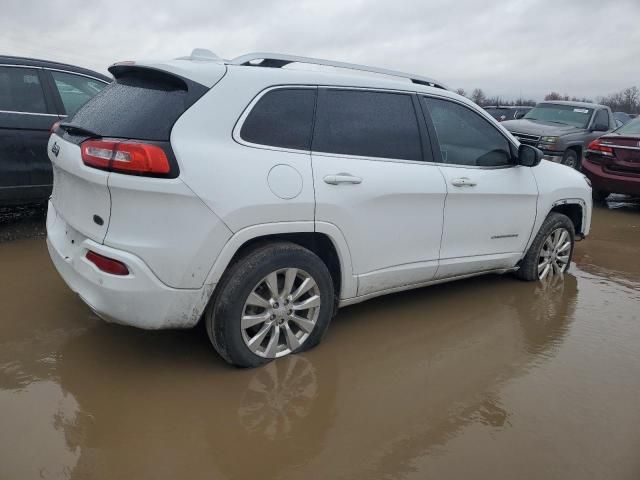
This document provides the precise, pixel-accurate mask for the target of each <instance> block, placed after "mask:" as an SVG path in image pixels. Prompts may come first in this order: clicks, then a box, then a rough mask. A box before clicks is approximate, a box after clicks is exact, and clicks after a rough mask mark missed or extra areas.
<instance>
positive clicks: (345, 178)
mask: <svg viewBox="0 0 640 480" xmlns="http://www.w3.org/2000/svg"><path fill="white" fill-rule="evenodd" d="M324 183H328V184H329V185H338V184H340V183H350V184H358V183H362V179H361V178H360V177H356V176H355V175H351V174H350V173H338V174H336V175H327V176H326V177H324Z"/></svg>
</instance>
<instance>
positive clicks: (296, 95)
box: [240, 88, 317, 150]
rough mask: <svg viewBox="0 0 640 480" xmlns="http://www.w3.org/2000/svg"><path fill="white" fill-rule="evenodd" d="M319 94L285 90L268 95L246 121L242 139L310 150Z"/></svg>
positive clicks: (296, 89) (311, 90)
mask: <svg viewBox="0 0 640 480" xmlns="http://www.w3.org/2000/svg"><path fill="white" fill-rule="evenodd" d="M316 91H317V89H315V88H313V89H310V88H282V89H277V90H272V91H270V92H267V93H266V94H265V95H264V96H262V98H260V100H258V103H256V104H255V106H254V107H253V109H252V110H251V112H250V113H249V115H248V116H247V118H246V120H245V121H244V123H243V125H242V129H241V130H240V138H242V139H243V140H245V141H247V142H251V143H258V144H261V145H270V146H273V147H281V148H292V149H297V150H309V149H310V148H311V130H312V126H313V111H314V109H315V104H316Z"/></svg>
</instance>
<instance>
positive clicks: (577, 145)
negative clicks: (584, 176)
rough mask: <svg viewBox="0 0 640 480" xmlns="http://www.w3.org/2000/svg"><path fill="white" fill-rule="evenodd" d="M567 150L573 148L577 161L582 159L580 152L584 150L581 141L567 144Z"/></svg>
mask: <svg viewBox="0 0 640 480" xmlns="http://www.w3.org/2000/svg"><path fill="white" fill-rule="evenodd" d="M567 150H573V151H574V152H576V155H578V162H581V161H582V152H583V150H584V145H582V144H581V143H575V144H573V145H569V146H567V148H566V150H565V152H566V151H567Z"/></svg>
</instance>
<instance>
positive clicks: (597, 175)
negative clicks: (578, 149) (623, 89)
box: [582, 118, 640, 200]
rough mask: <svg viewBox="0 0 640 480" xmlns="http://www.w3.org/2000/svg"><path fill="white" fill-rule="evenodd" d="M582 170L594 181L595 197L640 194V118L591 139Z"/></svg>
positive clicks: (598, 198)
mask: <svg viewBox="0 0 640 480" xmlns="http://www.w3.org/2000/svg"><path fill="white" fill-rule="evenodd" d="M582 172H583V173H584V174H585V175H586V176H587V177H588V178H589V180H591V184H592V187H593V198H594V200H604V199H605V198H606V197H607V196H608V195H609V194H610V193H624V194H627V195H640V118H636V119H634V120H632V121H631V122H629V123H627V124H625V125H623V126H621V127H620V128H618V129H617V130H614V131H613V132H611V133H608V134H606V135H603V136H602V137H600V138H598V139H596V140H594V141H593V142H591V143H590V144H589V146H588V147H587V151H586V153H585V156H584V159H583V161H582Z"/></svg>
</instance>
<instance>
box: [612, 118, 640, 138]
mask: <svg viewBox="0 0 640 480" xmlns="http://www.w3.org/2000/svg"><path fill="white" fill-rule="evenodd" d="M616 133H617V134H619V135H640V118H636V119H634V120H631V121H630V122H629V123H625V124H624V125H623V126H621V127H620V128H619V129H618V130H616Z"/></svg>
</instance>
